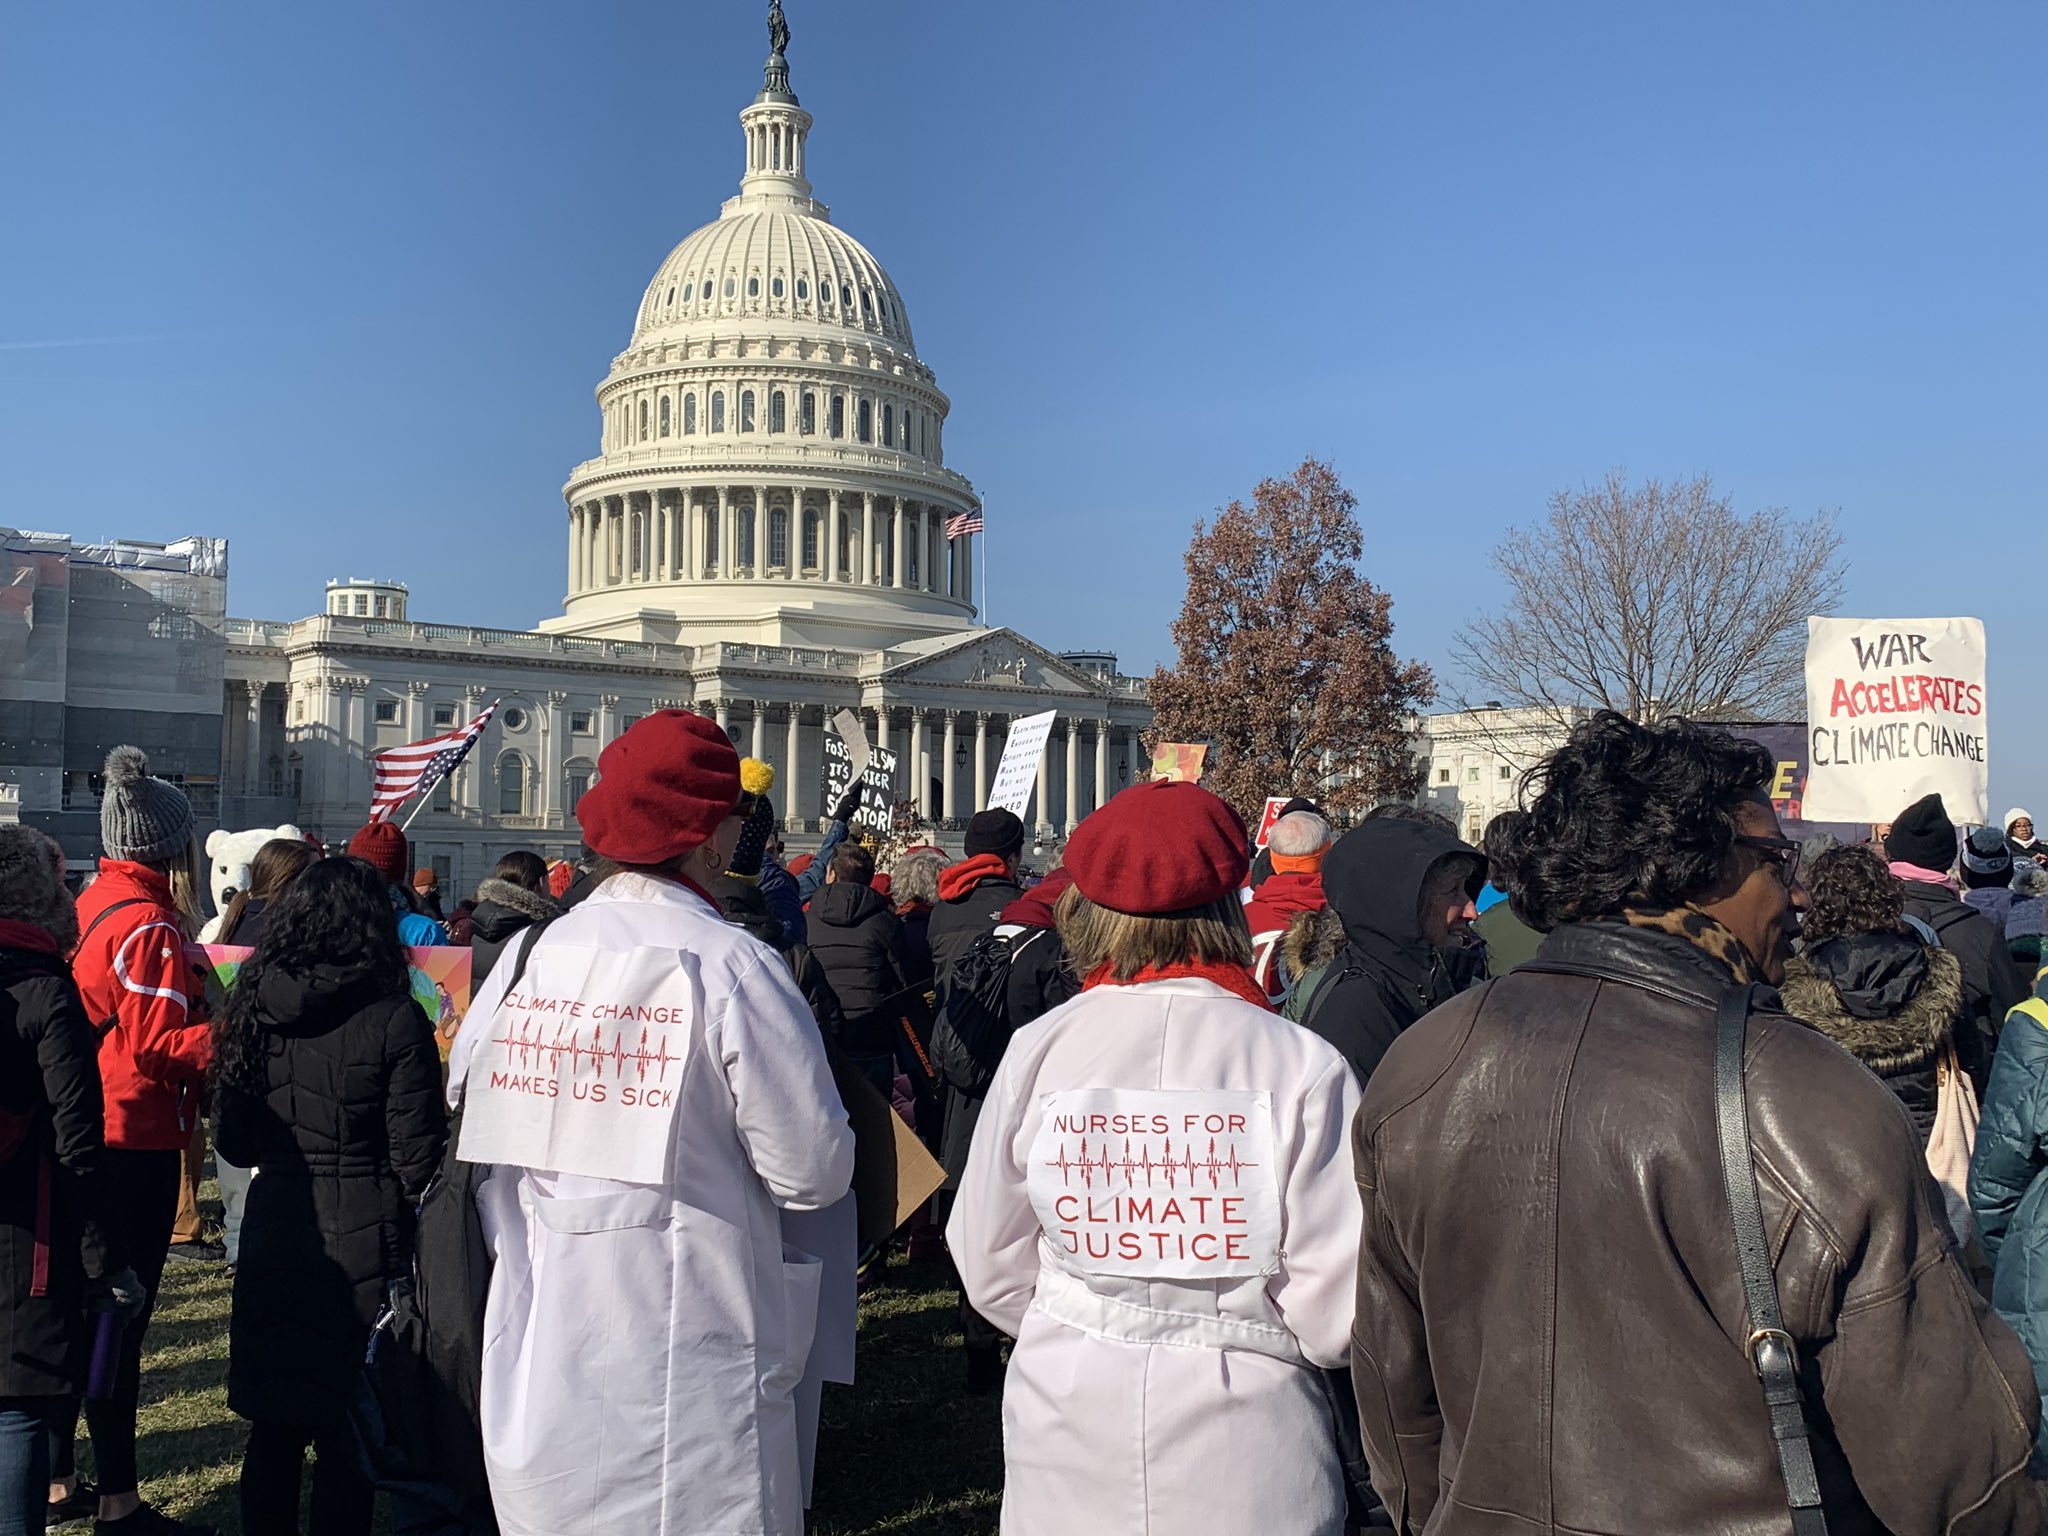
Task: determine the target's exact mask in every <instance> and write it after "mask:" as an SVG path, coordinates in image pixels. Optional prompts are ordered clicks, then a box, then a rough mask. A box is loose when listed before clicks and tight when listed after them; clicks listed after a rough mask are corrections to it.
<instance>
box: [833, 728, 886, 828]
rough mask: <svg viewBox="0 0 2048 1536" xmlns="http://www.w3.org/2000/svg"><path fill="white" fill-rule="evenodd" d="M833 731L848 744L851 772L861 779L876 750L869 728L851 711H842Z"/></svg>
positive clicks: (847, 750)
mask: <svg viewBox="0 0 2048 1536" xmlns="http://www.w3.org/2000/svg"><path fill="white" fill-rule="evenodd" d="M832 729H833V730H835V731H837V732H838V733H839V739H840V740H841V741H843V742H845V743H846V752H847V757H848V759H849V760H850V762H851V765H852V766H851V769H850V772H851V773H852V775H853V777H855V778H859V777H860V776H861V775H862V774H864V773H866V772H867V771H868V759H869V758H871V757H873V756H874V754H875V749H874V747H873V746H871V745H870V744H869V742H868V730H867V727H866V726H864V725H862V724H861V723H860V716H859V715H857V714H855V713H854V712H853V711H852V710H850V709H842V710H840V711H839V713H838V714H836V715H834V716H833V717H832ZM826 809H828V810H829V809H830V807H829V806H828V807H826Z"/></svg>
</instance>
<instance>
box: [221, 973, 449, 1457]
mask: <svg viewBox="0 0 2048 1536" xmlns="http://www.w3.org/2000/svg"><path fill="white" fill-rule="evenodd" d="M258 985H259V986H260V988H261V990H260V992H259V993H258V1010H259V1017H260V1018H261V1020H262V1023H263V1028H264V1078H265V1085H264V1088H263V1090H262V1091H261V1093H260V1094H258V1093H252V1092H249V1091H246V1090H244V1089H241V1088H238V1087H236V1086H234V1085H230V1084H223V1085H222V1089H221V1096H220V1119H219V1123H218V1126H217V1128H216V1132H215V1141H216V1146H217V1148H218V1150H219V1152H220V1155H221V1156H222V1157H224V1158H226V1159H227V1160H228V1161H229V1162H231V1163H233V1164H235V1165H237V1166H238V1167H242V1168H252V1169H254V1170H256V1174H257V1177H256V1179H255V1182H254V1183H252V1184H251V1185H250V1186H249V1203H248V1207H247V1211H246V1214H245V1215H244V1216H243V1218H242V1251H241V1263H240V1267H239V1269H238V1270H237V1272H236V1275H235V1299H234V1316H233V1322H232V1325H231V1328H230V1334H229V1354H228V1406H229V1407H230V1408H232V1409H233V1410H234V1411H235V1412H236V1413H239V1414H241V1415H242V1416H243V1417H244V1418H248V1419H271V1420H279V1421H283V1422H286V1423H292V1424H299V1425H306V1426H312V1427H319V1426H322V1425H331V1424H338V1423H340V1422H341V1421H342V1419H343V1418H344V1417H345V1415H346V1411H347V1407H348V1402H349V1398H350V1395H351V1393H352V1392H353V1390H354V1387H355V1380H356V1376H357V1373H358V1372H359V1371H360V1370H361V1368H362V1363H363V1346H364V1344H365V1343H366V1342H367V1341H368V1339H369V1334H370V1325H371V1324H372V1323H374V1322H375V1321H376V1318H377V1312H378V1309H379V1308H380V1307H381V1306H382V1305H383V1302H384V1290H385V1284H386V1282H387V1281H388V1280H390V1279H391V1278H393V1277H394V1276H398V1275H403V1274H404V1273H406V1270H407V1266H408V1263H409V1260H410V1256H411V1251H412V1228H413V1210H414V1206H415V1204H416V1203H417V1201H418V1200H419V1197H420V1195H421V1193H422V1192H423V1191H424V1190H425V1189H426V1186H427V1183H428V1181H429V1180H430V1179H431V1178H432V1177H433V1175H434V1172H435V1170H436V1168H438V1167H439V1165H440V1161H441V1151H442V1146H443V1143H444V1142H445V1141H446V1140H447V1134H448V1125H447V1114H446V1111H445V1110H444V1109H443V1108H442V1104H441V1061H440V1056H439V1054H438V1053H437V1052H436V1050H435V1048H434V1032H433V1029H432V1027H431V1026H430V1025H429V1024H428V1023H427V1019H426V1015H425V1014H423V1013H421V1012H420V1009H419V1005H418V1004H417V1003H415V1002H414V1001H413V1000H412V997H411V995H410V994H409V993H403V992H401V993H396V994H394V993H391V992H389V991H383V990H379V989H378V988H377V987H376V986H375V985H373V984H372V983H371V982H370V981H369V979H368V978H367V977H366V976H365V974H364V972H363V971H362V970H360V969H358V968H355V967H343V966H326V965H323V966H321V967H319V968H317V969H316V971H315V972H314V974H312V975H310V976H294V975H290V974H287V973H284V972H281V971H273V972H271V973H269V974H267V975H265V976H263V977H261V978H260V980H259V982H258Z"/></svg>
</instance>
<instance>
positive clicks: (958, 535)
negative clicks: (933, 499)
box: [946, 512, 981, 539]
mask: <svg viewBox="0 0 2048 1536" xmlns="http://www.w3.org/2000/svg"><path fill="white" fill-rule="evenodd" d="M979 532H981V514H980V513H979V512H956V513H954V514H953V515H952V516H951V517H949V518H947V519H946V537H947V538H949V539H964V538H966V537H967V535H969V534H970V533H979Z"/></svg>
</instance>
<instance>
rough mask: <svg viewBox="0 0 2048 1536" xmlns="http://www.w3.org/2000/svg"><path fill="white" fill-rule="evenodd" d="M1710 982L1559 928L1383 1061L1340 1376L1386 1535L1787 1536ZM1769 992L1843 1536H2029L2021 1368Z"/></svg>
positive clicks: (1363, 1149) (1875, 1125) (2006, 1335)
mask: <svg viewBox="0 0 2048 1536" xmlns="http://www.w3.org/2000/svg"><path fill="white" fill-rule="evenodd" d="M1730 982H1731V978H1730V975H1729V973H1728V971H1727V970H1726V969H1725V968H1724V967H1723V966H1722V965H1721V964H1720V963H1719V962H1718V961H1715V960H1713V959H1711V958H1709V957H1708V956H1707V955H1706V954H1704V953H1703V952H1702V951H1700V950H1698V949H1696V948H1694V947H1693V946H1692V945H1690V944H1688V943H1686V942H1685V941H1684V940H1683V939H1680V938H1677V937H1675V936H1672V935H1669V934H1665V933H1660V932H1650V931H1643V930H1636V929H1628V928H1624V927H1620V926H1618V925H1609V924H1605V923H1599V924H1585V925H1573V926H1570V927H1566V928H1561V929H1559V930H1557V931H1556V932H1555V933H1553V934H1551V935H1550V936H1549V938H1548V939H1547V940H1546V941H1545V943H1544V946H1543V948H1542V950H1541V951H1540V952H1539V954H1538V955H1537V958H1536V959H1535V960H1534V961H1533V962H1531V964H1530V967H1528V968H1525V969H1523V970H1520V971H1517V972H1515V973H1514V974H1512V975H1509V976H1506V977H1503V978H1501V979H1500V980H1498V981H1494V982H1491V983H1489V984H1488V985H1486V986H1485V987H1482V988H1480V989H1479V990H1477V991H1475V992H1467V993H1465V994H1463V995H1462V996H1460V997H1458V998H1456V999H1454V1000H1453V1001H1451V1002H1449V1003H1446V1004H1445V1005H1444V1006H1443V1007H1441V1008H1438V1009H1437V1010H1435V1011H1434V1012H1433V1013H1431V1014H1429V1015H1428V1016H1427V1017H1425V1018H1423V1019H1422V1020H1420V1021H1419V1022H1417V1023H1416V1024H1415V1025H1414V1026H1413V1027H1411V1028H1410V1029H1409V1030H1408V1031H1407V1032H1406V1033H1405V1034H1403V1035H1402V1037H1401V1038H1400V1040H1399V1041H1398V1042H1397V1043H1396V1044H1395V1045H1394V1047H1393V1049H1392V1050H1391V1051H1389V1052H1388V1053H1387V1056H1386V1059H1385V1061H1384V1062H1383V1063H1382V1064H1381V1065H1380V1067H1379V1069H1378V1071H1376V1072H1375V1073H1374V1074H1373V1078H1372V1082H1371V1084H1370V1086H1369V1087H1368V1089H1367V1091H1366V1095H1365V1103H1364V1106H1363V1108H1362V1109H1361V1110H1360V1112H1359V1116H1358V1120H1357V1122H1356V1125H1355V1128H1354V1131H1353V1140H1354V1143H1355V1149H1356V1153H1357V1164H1358V1179H1359V1184H1360V1187H1361V1190H1362V1192H1363V1195H1364V1200H1365V1212H1366V1217H1365V1235H1364V1241H1363V1245H1362V1250H1361V1253H1360V1255H1359V1277H1358V1314H1357V1320H1356V1322H1355V1324H1354V1325H1353V1350H1352V1371H1353V1375H1354V1379H1355V1381H1356V1385H1357V1388H1358V1400H1359V1408H1360V1416H1361V1420H1362V1424H1363V1428H1364V1436H1365V1448H1366V1454H1367V1459H1368V1460H1369V1462H1370V1463H1371V1466H1372V1471H1373V1480H1374V1483H1375V1485H1376V1486H1377V1487H1378V1489H1379V1492H1380V1495H1381V1497H1383V1498H1384V1499H1385V1500H1386V1503H1387V1507H1388V1509H1389V1510H1390V1511H1391V1512H1392V1513H1393V1515H1394V1518H1395V1522H1396V1526H1397V1528H1398V1529H1400V1530H1402V1531H1406V1532H1413V1533H1420V1532H1424V1531H1427V1532H1429V1533H1431V1536H1531V1533H1532V1532H1601V1533H1619V1532H1641V1533H1645V1536H1652V1533H1654V1536H1668V1533H1677V1532H1714V1533H1717V1536H1737V1533H1740V1536H1751V1533H1756V1536H1763V1533H1770V1536H1781V1533H1785V1532H1788V1531H1790V1529H1791V1518H1790V1516H1789V1515H1788V1514H1787V1512H1786V1507H1785V1487H1784V1482H1783V1479H1782V1478H1781V1477H1780V1475H1779V1471H1778V1464H1777V1458H1776V1455H1775V1452H1774V1449H1773V1445H1772V1441H1771V1435H1770V1427H1769V1420H1768V1418H1767V1415H1766V1412H1765V1408H1764V1402H1763V1394H1762V1391H1761V1389H1760V1387H1759V1385H1758V1382H1757V1378H1756V1376H1755V1374H1754V1373H1753V1372H1752V1370H1751V1369H1750V1366H1749V1364H1748V1361H1747V1360H1746V1358H1745V1357H1744V1354H1743V1340H1744V1338H1745V1336H1746V1334H1747V1325H1746V1323H1745V1321H1744V1307H1743V1298H1742V1282H1741V1276H1740V1271H1739V1269H1738V1267H1737V1264H1736V1258H1735V1247H1734V1239H1733V1235H1732V1229H1731V1227H1730V1219H1729V1215H1728V1202H1727V1199H1726V1196H1725V1195H1724V1193H1723V1190H1722V1184H1721V1171H1720V1170H1721V1164H1720V1155H1719V1152H1718V1150H1717V1142H1716V1140H1715V1131H1714V1076H1713V1065H1714V1062H1713V1057H1714V1006H1715V1003H1716V1000H1717V999H1718V997H1719V995H1720V994H1721V992H1722V991H1724V990H1725V989H1726V988H1727V987H1728V986H1729V985H1730ZM1758 997H1759V1008H1760V1010H1761V1011H1759V1012H1757V1013H1756V1014H1755V1015H1754V1016H1753V1017H1752V1018H1751V1020H1750V1025H1749V1047H1748V1058H1747V1060H1748V1066H1747V1086H1748V1101H1749V1116H1750V1122H1749V1123H1750V1142H1751V1147H1752V1150H1753V1152H1754V1156H1755V1162H1756V1172H1757V1184H1758V1187H1759V1190H1760V1193H1761V1196H1762V1201H1763V1213H1764V1219H1765V1222H1766V1224H1767V1226H1768V1228H1769V1230H1770V1232H1771V1234H1772V1238H1773V1244H1774V1249H1775V1252H1776V1254H1777V1277H1778V1287H1779V1291H1780V1294H1781V1296H1782V1299H1783V1307H1784V1313H1785V1319H1786V1324H1785V1325H1786V1328H1787V1330H1788V1331H1789V1332H1791V1333H1792V1334H1793V1336H1794V1337H1795V1338H1796V1339H1797V1340H1798V1341H1799V1344H1800V1370H1801V1375H1802V1379H1803V1380H1804V1382H1805V1384H1806V1387H1807V1390H1808V1398H1809V1405H1810V1407H1809V1418H1810V1419H1812V1420H1813V1421H1815V1422H1816V1423H1817V1424H1819V1425H1822V1426H1824V1427H1823V1428H1822V1430H1821V1432H1820V1434H1819V1435H1818V1436H1817V1437H1816V1459H1817V1460H1818V1462H1819V1464H1820V1471H1821V1482H1822V1487H1823V1489H1824V1491H1825V1493H1826V1509H1827V1516H1828V1522H1829V1529H1830V1536H1850V1533H1860V1532H1881V1531H1890V1532H1891V1533H1893V1536H1933V1533H1936V1532H1958V1533H1963V1532H1967V1533H1986V1536H1988V1533H1992V1532H1997V1533H2000V1536H2004V1533H2007V1532H2012V1533H2028V1532H2039V1531H2042V1530H2044V1529H2048V1516H2044V1512H2043V1504H2042V1498H2041V1492H2040V1489H2039V1486H2038V1485H2036V1484H2035V1483H2033V1482H2031V1481H2030V1480H2029V1478H2028V1476H2027V1460H2028V1454H2029V1452H2030V1451H2031V1450H2032V1447H2033V1438H2034V1422H2035V1419H2036V1417H2037V1415H2038V1413H2039V1404H2038V1402H2037V1399H2036V1396H2035V1391H2034V1382H2033V1373H2032V1370H2031V1368H2030V1367H2029V1365H2028V1362H2027V1356H2026V1353H2025V1352H2024V1351H2023V1350H2022V1349H2021V1347H2020V1344H2019V1341H2018V1340H2017V1339H2016V1338H2014V1337H2013V1335H2012V1333H2011V1332H2010V1331H2009V1330H2008V1329H2007V1328H2006V1326H2005V1325H2004V1324H2003V1323H2002V1322H2000V1321H1999V1320H1998V1318H1997V1317H1996V1316H1994V1315H1993V1314H1992V1313H1991V1312H1990V1311H1989V1309H1988V1308H1987V1307H1986V1306H1985V1304H1984V1303H1983V1301H1982V1300H1980V1299H1979V1297H1978V1296H1977V1294H1976V1293H1975V1292H1974V1291H1973V1290H1972V1289H1971V1288H1970V1285H1969V1282H1968V1281H1967V1280H1966V1279H1965V1278H1964V1275H1963V1271H1962V1269H1961V1268H1960V1267H1959V1266H1958V1264H1957V1263H1956V1260H1955V1257H1954V1253H1953V1247H1954V1244H1953V1240H1952V1239H1951V1237H1950V1234H1949V1231H1948V1227H1947V1224H1946V1219H1945V1218H1944V1217H1942V1216H1940V1215H1938V1214H1937V1213H1938V1212H1939V1210H1940V1208H1941V1207H1940V1202H1939V1200H1938V1199H1937V1198H1936V1197H1935V1194H1934V1186H1933V1183H1932V1181H1931V1180H1930V1178H1929V1177H1928V1174H1927V1168H1926V1164H1925V1162H1924V1160H1923V1158H1922V1155H1921V1150H1920V1144H1919V1139H1918V1137H1917V1136H1916V1135H1915V1134H1914V1131H1913V1127H1912V1125H1911V1123H1910V1122H1909V1121H1908V1120H1907V1118H1906V1116H1905V1113H1904V1112H1903V1111H1902V1110H1901V1109H1900V1107H1899V1105H1898V1103H1897V1101H1896V1100H1895V1099H1894V1098H1893V1097H1892V1095H1891V1094H1890V1093H1888V1092H1886V1090H1885V1088H1884V1086H1883V1085H1882V1084H1881V1083H1879V1082H1878V1080H1877V1079H1876V1078H1875V1077H1872V1076H1871V1075H1870V1074H1869V1073H1868V1072H1867V1071H1865V1070H1864V1068H1863V1067H1862V1066H1861V1065H1859V1064H1858V1063H1857V1062H1856V1060H1855V1059H1854V1058H1853V1057H1851V1056H1850V1055H1848V1054H1847V1053H1846V1052H1845V1051H1843V1050H1841V1049H1840V1048H1839V1047H1838V1046H1836V1045H1835V1044H1834V1043H1833V1042H1831V1041H1829V1040H1828V1039H1827V1038H1826V1037H1824V1036H1822V1035H1820V1034H1818V1033H1816V1032H1815V1031H1813V1030H1811V1029H1809V1028H1807V1027H1806V1026H1804V1025H1802V1024H1800V1023H1798V1022H1797V1021H1795V1020H1793V1019H1791V1018H1789V1017H1787V1016H1786V1015H1784V1014H1783V1013H1781V1012H1778V1011H1776V1009H1775V1006H1774V1005H1771V998H1770V994H1769V993H1768V992H1763V991H1760V992H1759V994H1758ZM1767 1005H1769V1006H1767Z"/></svg>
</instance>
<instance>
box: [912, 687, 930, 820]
mask: <svg viewBox="0 0 2048 1536" xmlns="http://www.w3.org/2000/svg"><path fill="white" fill-rule="evenodd" d="M931 779H932V776H931V775H930V774H929V773H926V772H925V769H924V710H923V709H921V708H920V707H918V706H916V705H912V706H911V710H910V803H911V805H912V806H914V807H915V808H916V810H917V814H918V815H920V816H925V817H929V816H930V815H931V813H932V805H931V800H932V797H931Z"/></svg>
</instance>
